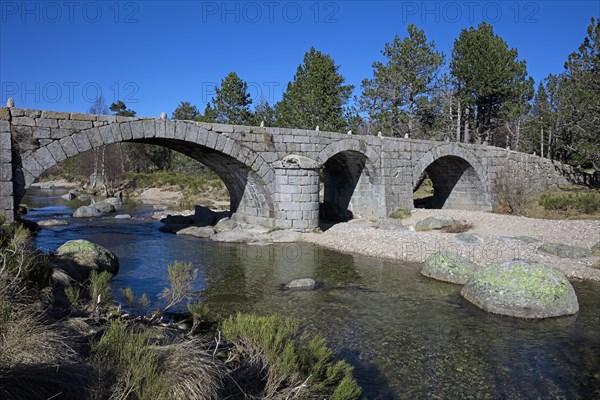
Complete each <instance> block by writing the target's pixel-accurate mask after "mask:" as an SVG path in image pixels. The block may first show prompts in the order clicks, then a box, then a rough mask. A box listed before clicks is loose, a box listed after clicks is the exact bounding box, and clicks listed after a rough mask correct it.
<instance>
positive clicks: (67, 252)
mask: <svg viewBox="0 0 600 400" xmlns="http://www.w3.org/2000/svg"><path fill="white" fill-rule="evenodd" d="M54 255H55V256H56V258H57V259H58V260H60V261H64V263H62V267H63V269H64V270H65V272H66V273H67V274H68V275H70V276H71V277H72V278H73V279H75V280H77V281H84V280H86V279H87V278H88V277H89V274H90V273H91V271H92V270H95V271H98V272H103V271H107V272H110V273H111V274H113V275H115V274H117V272H119V260H118V259H117V256H116V255H115V254H114V253H113V252H112V251H110V250H108V249H107V248H104V247H102V246H100V245H97V244H95V243H92V242H90V241H88V240H69V241H68V242H66V243H64V244H63V245H62V246H60V247H59V248H58V249H56V251H55V252H54Z"/></svg>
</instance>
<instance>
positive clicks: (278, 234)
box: [270, 229, 300, 243]
mask: <svg viewBox="0 0 600 400" xmlns="http://www.w3.org/2000/svg"><path fill="white" fill-rule="evenodd" d="M270 239H271V240H272V241H273V243H292V242H297V241H298V240H300V232H296V231H292V230H287V229H284V230H279V231H274V232H271V235H270Z"/></svg>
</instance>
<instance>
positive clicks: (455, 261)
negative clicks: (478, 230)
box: [421, 252, 481, 285]
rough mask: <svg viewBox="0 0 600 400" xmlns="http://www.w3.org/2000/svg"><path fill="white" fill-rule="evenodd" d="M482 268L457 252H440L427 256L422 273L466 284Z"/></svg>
mask: <svg viewBox="0 0 600 400" xmlns="http://www.w3.org/2000/svg"><path fill="white" fill-rule="evenodd" d="M480 268H481V267H480V266H479V265H477V264H475V263H473V262H471V260H469V259H467V258H465V257H462V256H461V255H458V254H456V253H452V252H438V253H433V254H432V255H430V256H429V257H427V259H426V260H425V265H424V266H423V269H421V274H422V275H424V276H427V277H429V278H433V279H437V280H439V281H444V282H451V283H458V284H461V285H464V284H465V283H467V281H468V280H469V278H471V277H472V276H473V274H474V273H475V271H477V270H478V269H480Z"/></svg>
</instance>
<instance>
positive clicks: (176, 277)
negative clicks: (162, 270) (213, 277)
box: [160, 261, 198, 310]
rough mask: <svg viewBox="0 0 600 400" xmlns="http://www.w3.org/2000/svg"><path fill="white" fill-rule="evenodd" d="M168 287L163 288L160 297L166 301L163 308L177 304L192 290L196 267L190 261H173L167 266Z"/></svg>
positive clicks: (196, 272) (196, 271)
mask: <svg viewBox="0 0 600 400" xmlns="http://www.w3.org/2000/svg"><path fill="white" fill-rule="evenodd" d="M167 270H168V279H169V287H168V288H165V289H164V290H163V291H162V293H161V294H160V297H161V298H162V299H164V300H165V301H166V305H165V307H164V309H165V310H167V309H169V308H171V307H173V306H175V305H177V304H179V303H180V302H181V301H182V300H183V299H185V298H186V297H187V296H188V294H189V293H190V292H191V291H192V283H193V282H194V280H195V279H196V276H197V274H198V269H196V268H194V267H193V265H192V263H184V262H181V261H175V262H173V263H172V264H171V265H169V266H167Z"/></svg>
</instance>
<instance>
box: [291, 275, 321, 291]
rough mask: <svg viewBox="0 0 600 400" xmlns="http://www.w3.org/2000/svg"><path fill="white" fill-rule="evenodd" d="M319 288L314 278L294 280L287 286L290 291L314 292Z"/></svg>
mask: <svg viewBox="0 0 600 400" xmlns="http://www.w3.org/2000/svg"><path fill="white" fill-rule="evenodd" d="M316 286H317V282H316V281H315V280H314V279H312V278H302V279H294V280H293V281H291V282H289V283H288V284H286V285H285V287H286V288H288V289H304V290H312V289H314V288H315V287H316Z"/></svg>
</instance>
